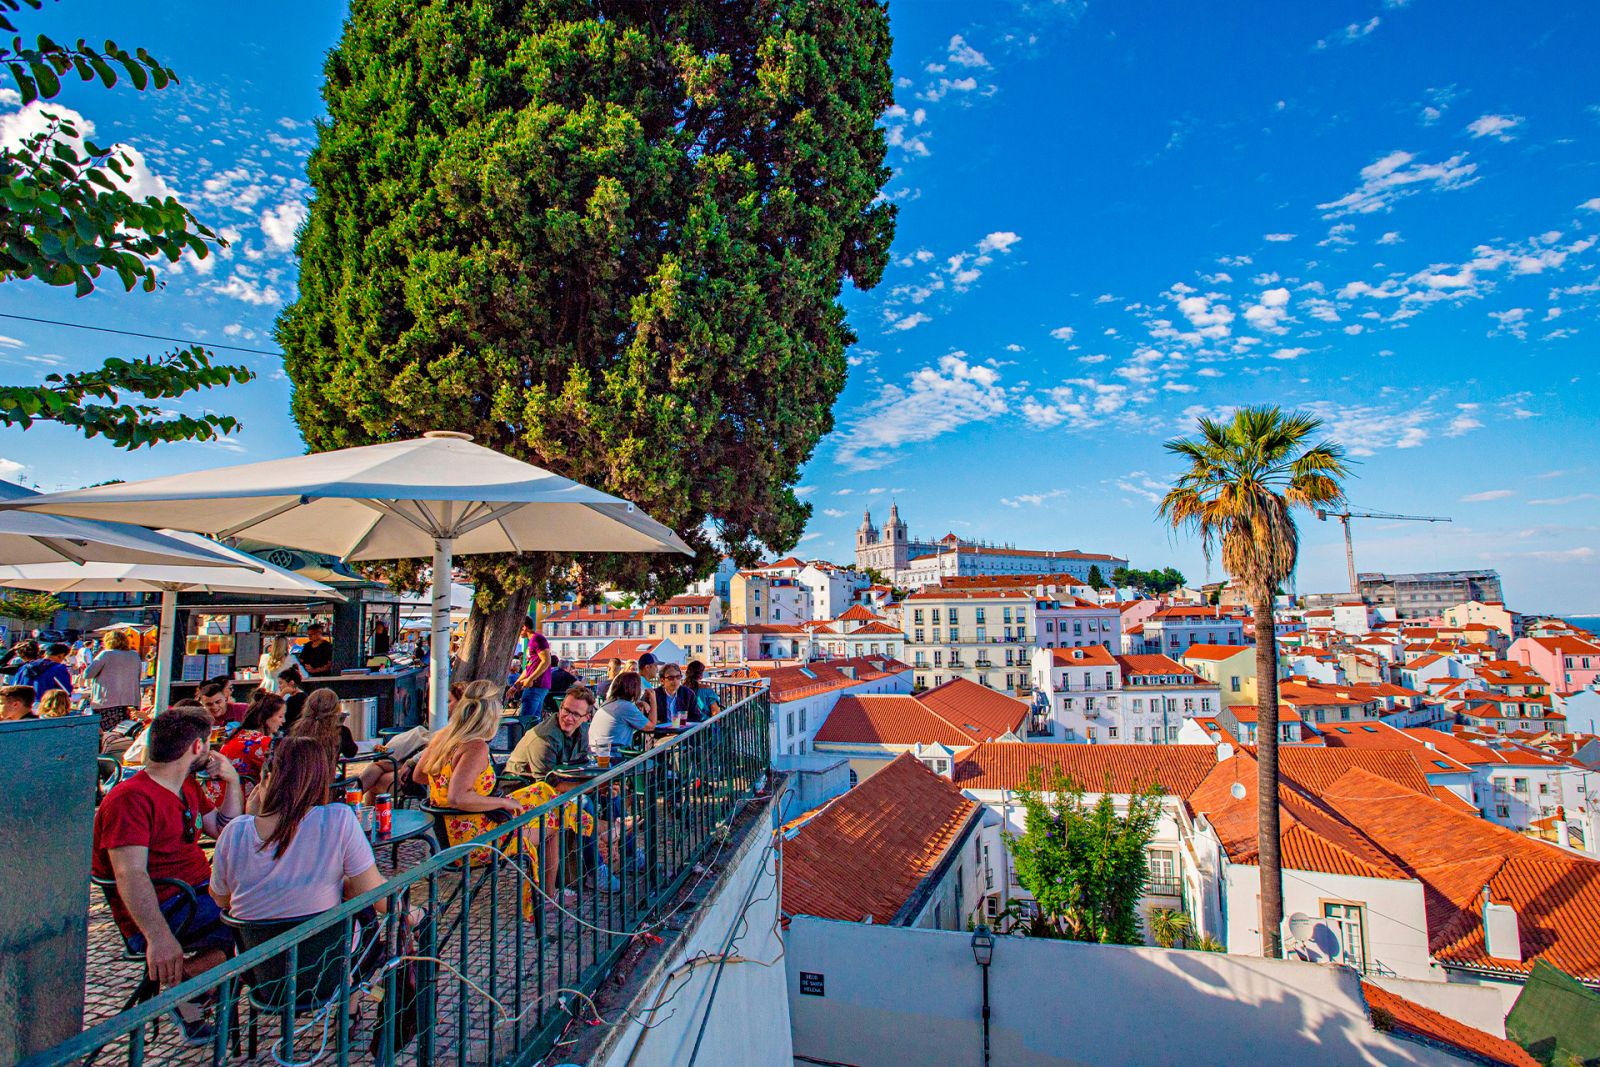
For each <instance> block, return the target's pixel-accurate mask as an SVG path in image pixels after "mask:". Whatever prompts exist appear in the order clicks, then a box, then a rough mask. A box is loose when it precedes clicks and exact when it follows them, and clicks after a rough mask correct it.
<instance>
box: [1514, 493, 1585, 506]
mask: <svg viewBox="0 0 1600 1067" xmlns="http://www.w3.org/2000/svg"><path fill="white" fill-rule="evenodd" d="M1585 500H1600V493H1573V494H1572V495H1571V496H1553V497H1548V498H1546V499H1544V500H1530V501H1528V503H1530V504H1534V505H1537V506H1538V507H1554V508H1559V507H1562V506H1564V505H1567V504H1577V503H1581V502H1582V501H1585Z"/></svg>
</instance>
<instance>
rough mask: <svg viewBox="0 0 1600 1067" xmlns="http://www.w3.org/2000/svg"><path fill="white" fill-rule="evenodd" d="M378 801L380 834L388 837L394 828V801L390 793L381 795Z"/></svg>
mask: <svg viewBox="0 0 1600 1067" xmlns="http://www.w3.org/2000/svg"><path fill="white" fill-rule="evenodd" d="M376 799H377V806H376V808H375V809H374V810H376V811H377V813H378V833H380V834H385V835H387V834H388V833H389V831H390V830H392V829H393V828H394V801H393V799H392V798H390V796H389V794H388V793H379V794H378V796H377V798H376Z"/></svg>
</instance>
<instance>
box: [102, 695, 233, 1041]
mask: <svg viewBox="0 0 1600 1067" xmlns="http://www.w3.org/2000/svg"><path fill="white" fill-rule="evenodd" d="M211 728H212V724H211V717H210V716H209V715H207V714H206V713H205V712H204V711H202V710H200V709H198V708H171V709H169V710H167V711H164V712H162V713H161V714H160V715H158V716H156V717H155V719H154V720H153V721H152V722H151V724H150V728H149V730H148V735H147V737H146V745H145V766H144V770H142V771H140V772H139V773H138V774H135V775H134V776H133V777H132V778H129V779H128V780H127V781H125V782H121V783H119V784H118V785H116V786H114V787H113V788H112V789H111V791H110V792H109V793H107V794H106V797H105V799H104V800H102V801H101V802H100V807H99V809H98V810H97V811H96V812H95V818H94V848H93V853H92V858H91V865H92V870H93V873H94V875H95V876H96V877H97V878H104V879H115V888H114V889H109V890H108V891H107V893H106V896H107V899H108V902H109V903H110V905H111V916H112V918H113V919H115V920H116V923H117V927H118V928H119V929H120V930H121V931H122V933H123V935H124V936H125V937H126V938H127V939H128V945H129V947H130V948H132V949H133V950H134V951H136V952H137V951H143V952H144V954H145V959H146V960H147V961H148V967H149V970H150V977H151V978H153V979H155V980H156V981H158V982H160V983H161V984H162V985H163V986H172V985H177V984H178V983H179V982H181V981H183V980H184V979H186V978H190V977H192V976H194V975H196V974H199V973H200V972H202V971H204V970H207V969H209V968H211V967H215V966H217V965H218V964H219V963H221V962H222V961H223V960H225V959H226V958H227V956H228V953H229V952H231V951H232V949H233V932H232V931H231V930H229V929H228V927H227V926H226V925H224V924H223V922H222V912H221V909H219V908H218V907H217V905H216V902H215V901H213V900H212V899H211V897H210V896H209V895H207V893H206V886H207V883H208V882H209V881H210V879H211V863H210V861H209V860H207V859H206V854H205V852H204V851H202V850H201V848H200V834H201V832H202V831H203V832H205V833H206V834H208V835H210V836H212V837H215V836H216V835H217V834H219V833H220V832H221V831H222V828H223V826H224V825H226V824H227V822H228V821H229V820H230V819H233V818H235V817H236V816H238V815H239V814H240V812H241V811H242V810H243V805H244V799H243V797H242V795H241V793H240V789H239V775H238V773H237V772H236V771H235V770H234V769H233V764H231V763H229V762H228V761H227V760H225V759H223V758H222V756H221V755H220V754H218V753H215V752H212V751H211V740H210V738H211ZM198 771H205V772H206V773H207V774H209V775H211V776H212V777H214V778H215V779H217V780H218V781H220V782H221V783H222V784H223V786H224V789H223V795H222V801H221V803H220V804H219V805H215V806H213V804H212V803H211V801H210V800H208V799H207V797H206V795H205V793H204V792H203V791H202V790H201V789H200V787H199V785H198V784H197V783H196V782H195V780H194V778H193V775H194V774H195V773H196V772H198ZM152 879H174V880H176V881H178V882H182V883H184V884H186V885H188V886H190V887H192V888H193V890H194V892H193V894H192V895H190V894H185V893H182V892H180V891H179V889H178V888H177V887H176V886H171V885H165V884H164V885H163V886H162V887H161V889H160V890H157V888H156V885H155V882H154V881H153V880H152ZM173 1015H174V1019H175V1021H176V1022H177V1024H178V1028H179V1031H180V1033H181V1035H182V1038H183V1040H184V1041H185V1042H186V1043H188V1044H191V1045H200V1044H205V1043H207V1042H208V1041H210V1040H211V1034H212V1030H211V1025H210V1023H208V1022H207V1021H206V1019H205V1017H204V1015H203V1014H202V1013H201V1011H200V1009H199V1007H198V1006H197V1005H195V1004H193V1003H190V1002H185V1003H184V1004H181V1005H179V1007H178V1008H177V1009H175V1010H174V1012H173Z"/></svg>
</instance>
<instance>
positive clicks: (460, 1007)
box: [25, 683, 771, 1067]
mask: <svg viewBox="0 0 1600 1067" xmlns="http://www.w3.org/2000/svg"><path fill="white" fill-rule="evenodd" d="M715 688H716V689H717V691H718V696H719V699H720V702H721V703H722V704H723V706H724V708H725V710H724V711H722V712H721V713H719V714H718V715H717V716H715V717H714V718H712V719H709V720H707V721H706V722H704V723H700V724H697V725H695V726H693V727H692V728H690V729H688V730H687V731H686V732H684V733H682V734H680V735H677V736H675V737H671V738H670V739H668V740H665V741H664V742H662V743H660V744H657V745H656V746H655V747H653V748H650V749H648V750H647V751H644V752H642V753H640V754H639V755H636V756H634V757H632V758H630V759H626V760H625V761H621V762H619V763H617V764H616V765H615V766H613V767H611V768H610V769H609V770H607V771H605V772H603V773H600V774H599V775H598V776H597V777H595V778H593V779H592V780H590V781H588V782H585V783H583V784H582V785H581V786H579V787H577V788H574V789H572V790H570V791H568V792H564V793H561V794H559V795H558V796H556V797H555V798H553V799H551V800H548V801H546V802H544V803H541V804H539V805H538V806H536V807H533V808H531V809H530V810H528V811H526V812H524V813H523V814H521V815H519V816H517V817H516V818H514V819H511V820H509V821H507V822H505V823H504V824H502V825H499V826H496V827H493V828H492V829H491V830H489V831H488V832H486V833H483V834H481V835H480V836H477V837H475V838H473V839H471V840H470V841H467V842H462V843H460V844H457V845H455V846H453V847H446V848H444V850H443V851H440V852H438V853H437V854H435V855H433V856H431V857H429V858H427V859H424V860H423V861H422V862H420V863H419V864H417V865H416V866H414V867H412V868H410V869H409V870H406V871H403V872H401V873H399V874H397V875H396V876H395V877H393V878H391V879H390V880H389V881H388V882H386V883H385V884H384V885H383V886H382V887H380V888H378V889H375V890H372V891H371V892H369V893H365V894H362V895H361V896H359V897H356V898H354V899H352V900H348V901H346V902H345V903H343V904H341V905H340V906H338V907H336V908H333V909H331V910H329V911H326V912H323V913H322V914H320V915H315V916H312V917H309V918H306V919H305V920H304V921H300V922H298V923H296V924H295V925H292V926H291V927H290V928H288V929H287V930H283V929H282V924H280V925H279V927H278V929H279V930H281V931H282V932H275V931H273V930H272V929H270V928H268V929H261V928H257V929H255V930H254V931H253V932H254V934H255V935H256V936H255V937H254V938H252V937H250V936H245V935H246V934H247V932H248V931H247V930H239V931H238V932H239V934H240V935H241V936H240V943H241V949H242V951H240V953H239V954H238V955H236V956H234V957H233V958H232V959H231V960H229V961H228V962H227V963H225V964H223V965H222V966H220V967H216V968H214V969H212V970H210V971H206V972H205V973H203V974H200V975H197V976H196V977H194V978H191V979H190V980H188V981H186V982H184V983H183V984H182V985H179V986H176V987H173V988H171V989H169V990H166V991H164V992H162V993H161V994H159V995H158V996H156V997H155V998H154V999H152V1000H148V1001H145V1002H144V1003H142V1004H139V1005H138V1006H136V1007H134V1008H132V1009H130V1010H128V1011H124V1012H121V1013H119V1014H117V1015H115V1016H112V1017H111V1018H109V1019H107V1020H105V1021H104V1022H102V1023H100V1024H98V1025H96V1026H93V1027H92V1028H90V1029H88V1030H86V1031H84V1032H83V1033H82V1034H79V1035H78V1036H77V1037H74V1038H73V1039H71V1040H69V1041H66V1042H64V1043H62V1044H61V1045H58V1046H56V1047H55V1048H54V1049H51V1050H49V1051H48V1052H45V1053H42V1054H40V1055H38V1056H35V1057H33V1058H32V1059H30V1060H28V1061H25V1063H26V1064H27V1065H28V1067H54V1065H64V1064H84V1063H89V1062H98V1063H100V1064H116V1063H127V1064H129V1065H132V1067H138V1065H140V1064H143V1063H145V1062H159V1063H163V1064H165V1063H185V1064H189V1063H193V1064H204V1063H211V1064H236V1063H246V1062H261V1063H272V1062H274V1061H275V1062H277V1063H280V1064H299V1065H304V1064H308V1063H310V1062H332V1063H336V1064H338V1065H340V1067H343V1065H345V1064H347V1063H351V1062H356V1063H364V1064H365V1063H372V1064H382V1065H389V1064H401V1063H404V1064H412V1063H415V1064H419V1065H424V1067H431V1065H433V1064H440V1063H454V1064H457V1065H465V1064H467V1063H474V1064H479V1063H482V1064H494V1065H498V1064H510V1063H519V1064H520V1063H532V1062H535V1061H537V1060H539V1059H540V1058H541V1057H543V1056H544V1055H545V1054H546V1053H548V1052H549V1051H551V1050H552V1049H553V1048H554V1047H555V1046H556V1044H557V1043H558V1042H560V1041H561V1040H562V1039H563V1035H564V1034H566V1033H567V1032H568V1031H569V1030H575V1029H579V1028H583V1027H586V1026H591V1025H596V1024H601V1023H612V1022H617V1021H620V1018H619V1019H616V1020H611V1019H604V1018H602V1017H601V1016H600V1013H599V1012H598V1010H597V1006H596V1005H595V1003H594V1002H593V1000H591V999H590V997H591V995H592V994H593V993H594V992H595V990H596V989H597V988H598V987H599V985H600V983H601V982H602V981H603V980H604V979H605V978H606V977H607V975H608V974H610V972H611V969H612V967H613V965H614V964H615V963H616V961H617V960H618V959H619V958H620V957H621V956H622V954H623V953H624V952H626V951H627V949H628V948H629V947H630V945H633V944H634V943H635V942H636V940H637V939H638V938H639V937H641V936H650V935H652V934H653V933H654V932H655V931H657V930H661V929H664V928H666V926H667V924H668V923H669V921H671V920H672V919H673V917H674V915H675V913H676V912H677V911H679V910H681V909H682V908H683V907H685V906H688V904H687V902H688V901H689V900H690V899H692V897H691V894H690V893H689V892H687V891H686V889H685V887H686V883H688V882H689V880H690V879H691V878H695V877H698V878H705V877H708V876H709V875H710V874H711V872H712V871H713V870H714V867H715V863H716V860H717V857H718V854H720V852H721V850H722V848H723V847H724V845H725V844H726V843H727V842H728V841H729V840H730V838H731V834H732V824H733V821H734V819H735V818H736V817H737V816H738V815H739V814H740V812H741V811H742V810H743V809H744V808H745V806H746V805H748V804H750V803H751V802H752V801H753V800H755V799H757V798H758V797H760V796H761V795H762V792H763V790H764V788H765V783H766V779H767V774H768V765H769V763H770V756H771V752H770V745H769V723H768V719H769V716H770V709H769V706H768V699H767V691H766V688H765V685H764V684H763V683H756V684H752V683H716V685H715ZM443 818H445V816H438V817H436V822H442V820H443ZM446 832H447V831H446V830H445V829H444V827H443V826H442V825H440V826H439V827H438V828H437V829H436V836H438V835H441V834H445V833H446ZM439 844H441V845H447V844H448V842H447V841H443V840H441V841H440V842H439ZM602 862H605V863H606V864H607V867H608V868H609V876H608V874H607V872H606V871H605V870H603V869H602V868H601V867H600V864H601V863H602ZM690 888H692V887H690ZM674 901H679V903H676V904H675V903H674ZM375 908H380V909H385V910H381V911H376V912H375V911H374V909H375ZM184 1003H188V1004H192V1005H199V1006H201V1009H202V1010H203V1011H204V1012H205V1014H206V1015H207V1016H208V1017H209V1019H210V1020H211V1021H212V1022H213V1024H214V1027H215V1031H214V1034H213V1036H212V1037H211V1038H210V1039H209V1040H208V1041H207V1042H206V1043H205V1044H204V1045H203V1046H201V1047H189V1046H186V1045H184V1044H182V1043H180V1041H179V1040H178V1034H177V1030H178V1028H177V1027H176V1026H175V1025H172V1024H171V1023H169V1022H167V1021H166V1020H167V1018H168V1016H169V1013H170V1012H172V1011H173V1010H174V1009H175V1008H177V1006H178V1005H180V1004H184Z"/></svg>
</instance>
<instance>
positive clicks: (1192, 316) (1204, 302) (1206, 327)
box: [1167, 285, 1234, 341]
mask: <svg viewBox="0 0 1600 1067" xmlns="http://www.w3.org/2000/svg"><path fill="white" fill-rule="evenodd" d="M1167 295H1168V296H1171V297H1173V298H1174V300H1175V301H1176V303H1177V307H1178V311H1179V313H1180V314H1182V315H1183V317H1184V318H1186V319H1188V320H1189V325H1191V326H1193V327H1194V329H1195V333H1196V334H1197V335H1198V337H1197V338H1196V341H1198V340H1199V338H1209V339H1211V340H1219V339H1221V338H1223V337H1227V336H1228V335H1229V334H1230V333H1232V332H1233V331H1232V329H1231V325H1232V323H1233V317H1234V316H1233V309H1232V308H1230V307H1228V305H1226V304H1223V303H1221V302H1220V301H1219V302H1216V303H1213V301H1214V300H1218V294H1216V293H1209V294H1206V295H1204V296H1202V295H1201V294H1199V293H1193V292H1188V286H1177V285H1175V286H1173V287H1172V289H1171V290H1169V291H1168V294H1167Z"/></svg>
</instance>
